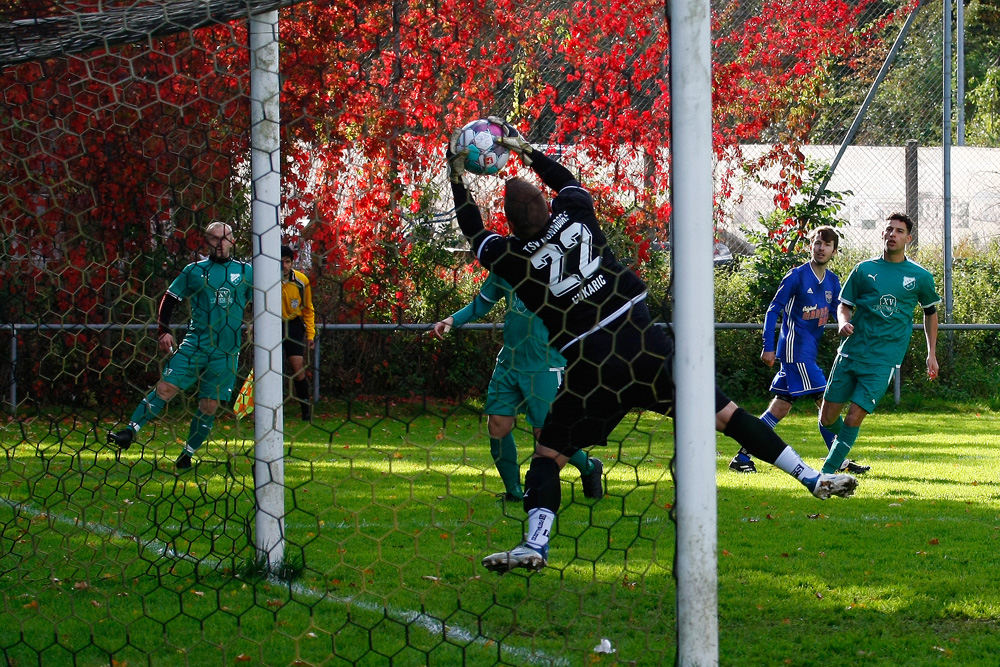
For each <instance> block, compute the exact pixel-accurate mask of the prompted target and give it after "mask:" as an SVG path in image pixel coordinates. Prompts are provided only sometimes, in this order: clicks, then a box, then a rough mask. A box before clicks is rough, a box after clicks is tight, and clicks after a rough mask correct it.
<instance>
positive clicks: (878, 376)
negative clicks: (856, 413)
mask: <svg viewBox="0 0 1000 667" xmlns="http://www.w3.org/2000/svg"><path fill="white" fill-rule="evenodd" d="M895 372H896V367H895V366H887V365H882V364H866V363H863V362H860V361H858V360H857V359H850V358H848V357H842V356H840V355H839V354H838V355H837V358H836V359H834V361H833V368H832V369H831V370H830V382H829V383H828V384H827V385H826V393H825V394H823V399H824V400H826V401H827V402H829V403H848V402H850V403H856V404H857V405H858V406H860V407H861V408H862V409H864V411H865V412H867V413H868V414H871V413H873V412H875V406H877V405H878V402H879V401H880V400H882V396H884V395H885V390H886V389H888V388H889V382H890V381H891V380H892V374H893V373H895Z"/></svg>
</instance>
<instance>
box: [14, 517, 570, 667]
mask: <svg viewBox="0 0 1000 667" xmlns="http://www.w3.org/2000/svg"><path fill="white" fill-rule="evenodd" d="M0 504H2V505H6V506H7V507H10V508H11V509H13V510H15V511H17V512H21V513H23V514H26V515H28V516H29V517H31V518H35V517H40V516H44V517H46V518H47V519H49V520H50V521H55V522H56V523H60V524H64V525H67V526H73V527H75V528H82V529H84V530H88V531H90V532H93V533H97V534H100V535H107V536H108V537H112V538H115V539H119V540H124V541H128V542H133V543H135V544H137V545H139V546H140V547H141V548H142V549H145V550H149V551H152V552H154V553H155V554H157V555H159V556H163V557H166V558H175V559H178V560H185V561H188V562H190V563H195V564H199V565H206V566H207V567H218V566H219V565H221V564H222V562H221V561H219V560H218V559H215V558H195V557H194V556H191V555H188V554H182V553H178V552H177V551H175V550H174V549H172V548H171V547H170V546H169V545H167V544H165V543H163V542H161V541H159V540H155V539H154V540H148V541H146V542H143V541H142V539H141V538H140V537H139V536H138V535H132V534H131V533H126V532H123V531H121V530H119V529H117V528H114V527H112V526H107V525H104V524H102V523H96V522H93V521H81V520H80V519H78V518H76V517H70V516H66V515H64V514H59V513H57V512H51V511H49V510H46V509H39V508H37V507H33V506H31V505H29V504H27V503H19V502H17V501H14V500H10V499H9V498H3V497H0ZM267 581H268V583H270V584H272V585H276V586H281V587H285V586H288V587H289V589H290V590H291V591H292V592H294V593H296V594H298V595H302V596H304V597H311V598H313V599H316V600H320V601H322V600H328V601H330V602H334V603H336V604H339V605H342V606H349V607H357V608H359V609H362V610H364V611H369V612H374V613H382V614H383V615H384V616H385V617H386V618H390V616H391V617H392V618H390V620H394V621H399V622H402V623H405V624H406V625H415V626H417V627H419V628H422V629H423V630H425V631H426V632H427V633H429V634H431V635H436V636H443V637H444V638H446V639H451V640H454V641H456V642H464V643H466V644H477V645H479V646H484V647H485V646H488V645H490V644H493V645H497V646H499V650H500V657H501V659H505V658H517V659H519V660H522V661H525V662H528V663H530V664H537V665H556V666H558V667H566V666H568V665H569V664H570V663H569V660H567V659H566V658H563V657H556V656H550V655H547V654H546V653H544V652H542V651H532V650H528V649H525V648H521V647H519V646H510V645H503V644H500V642H498V641H497V640H495V639H490V638H488V637H483V636H482V635H480V634H477V633H474V632H471V631H470V630H467V629H466V628H463V627H462V626H460V625H456V624H453V623H444V622H443V621H441V620H440V619H437V618H434V617H433V616H429V615H427V614H426V613H425V612H421V611H414V610H411V609H402V608H399V607H393V606H388V605H380V604H377V603H375V602H369V601H366V600H362V599H359V598H354V597H343V596H339V595H331V594H330V593H329V592H328V591H321V590H317V589H315V588H313V587H311V586H306V585H305V584H301V583H292V584H289V583H288V582H287V581H282V580H280V579H278V578H277V577H274V576H269V577H267Z"/></svg>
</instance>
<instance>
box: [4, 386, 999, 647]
mask: <svg viewBox="0 0 1000 667" xmlns="http://www.w3.org/2000/svg"><path fill="white" fill-rule="evenodd" d="M316 413H317V417H318V418H317V420H316V421H315V423H314V424H313V425H308V426H307V425H302V424H301V423H300V422H296V421H291V420H290V421H289V423H288V425H287V428H286V431H287V433H286V447H287V458H286V469H285V477H286V484H287V487H288V490H287V493H286V496H285V503H286V512H287V515H286V518H285V530H286V535H287V550H286V554H287V556H288V561H289V563H290V564H291V565H292V566H294V568H295V569H296V570H297V571H298V576H296V577H295V578H293V579H291V580H290V581H284V580H279V579H276V578H267V577H262V576H260V575H259V574H257V573H256V571H255V569H254V567H253V564H254V563H253V562H254V555H255V554H254V548H253V537H252V532H253V523H254V520H253V508H254V498H253V479H252V467H251V458H250V457H251V451H250V448H251V447H252V443H250V442H249V439H250V438H251V437H252V425H251V424H240V423H239V422H235V421H233V420H231V419H227V418H220V419H219V420H218V421H217V423H216V427H215V431H214V433H213V439H212V440H211V442H210V443H209V445H208V446H207V447H206V449H205V450H203V452H201V453H200V461H199V463H198V465H197V466H196V468H195V469H194V470H193V471H191V472H189V473H185V474H183V475H176V474H175V473H174V472H173V460H174V458H175V457H176V455H177V453H178V452H179V449H180V442H183V438H184V437H185V436H186V432H187V419H186V418H185V417H184V416H183V415H178V416H176V417H167V418H166V419H164V420H162V421H161V422H158V423H157V424H156V426H155V428H152V427H147V428H146V429H145V430H144V431H143V432H142V433H141V434H140V438H139V440H140V442H143V443H146V444H145V446H144V447H141V448H140V447H139V446H138V445H133V447H132V449H130V450H129V451H127V452H124V453H122V454H121V455H120V456H118V455H116V453H115V452H114V451H112V450H110V449H108V448H107V447H105V446H104V445H103V439H104V434H105V432H106V431H107V430H108V429H109V428H112V427H114V423H113V422H111V421H108V420H103V419H100V418H98V417H95V416H93V415H88V416H83V415H68V414H61V415H60V414H38V415H33V416H30V417H25V418H22V419H21V420H12V421H8V422H7V423H5V424H4V425H3V426H2V430H0V444H2V447H3V454H4V459H3V461H2V463H0V547H2V551H0V572H2V574H3V577H2V579H0V591H2V594H3V601H4V615H5V620H4V622H3V623H2V624H0V654H2V655H3V656H4V658H5V659H6V661H7V663H8V664H11V665H28V664H39V663H41V664H45V665H63V664H65V665H74V664H75V665H102V666H103V665H118V666H123V665H218V664H247V665H255V664H256V665H290V664H299V665H307V664H308V665H393V666H395V665H458V664H467V665H493V664H517V665H594V664H604V665H657V664H670V663H672V662H673V660H674V654H675V648H676V647H675V639H674V637H675V632H674V624H675V623H674V622H675V616H674V614H675V595H674V594H675V586H674V581H673V576H672V571H673V559H674V550H675V544H674V536H675V529H674V525H673V524H672V522H671V515H670V509H671V507H672V503H673V500H674V490H673V482H672V480H671V477H670V473H669V470H670V457H671V456H672V453H673V446H672V424H671V422H670V421H669V420H666V419H663V418H661V417H659V416H658V415H647V416H643V417H641V418H635V419H632V420H630V421H628V422H627V423H624V424H623V425H622V426H621V427H620V428H619V429H618V431H616V433H615V436H614V438H613V439H612V443H611V445H610V446H609V447H608V448H607V449H606V450H601V451H595V452H594V454H595V455H597V456H599V457H601V458H602V459H603V460H604V462H605V469H606V473H607V484H608V494H607V495H606V496H605V498H603V499H602V500H600V501H592V500H588V499H585V498H584V497H583V492H582V488H581V487H580V484H579V481H578V479H576V477H577V475H576V471H575V470H574V469H572V468H571V467H568V468H567V469H566V470H564V472H563V476H562V478H563V508H562V511H561V513H560V516H559V520H558V525H557V535H556V536H555V538H554V539H553V542H552V553H551V555H550V566H549V567H548V568H546V570H544V571H543V572H540V573H535V574H520V573H513V574H508V575H505V576H502V577H500V576H497V575H494V574H491V573H489V572H487V571H485V570H484V569H483V568H482V566H481V565H480V564H479V562H480V559H481V558H482V556H483V555H485V554H486V553H489V552H491V551H494V550H500V549H507V548H510V547H511V546H513V545H514V544H516V543H517V542H518V541H519V539H520V536H521V531H522V529H523V527H522V522H521V520H522V517H523V512H522V510H521V508H520V506H519V505H517V504H509V503H508V504H504V503H503V502H502V501H500V500H498V499H497V498H496V497H495V494H497V493H499V492H501V491H502V490H503V489H502V485H501V483H500V480H499V478H498V477H497V475H496V472H495V471H494V469H493V466H492V462H491V461H490V455H489V446H488V442H487V439H486V436H485V424H484V423H482V422H481V420H480V418H479V415H478V411H477V410H476V409H475V407H474V406H472V407H470V406H452V405H445V404H419V405H413V404H398V405H397V404H392V403H382V404H379V405H375V404H369V405H360V404H357V403H355V404H352V405H351V406H350V409H348V407H347V406H343V405H333V404H328V405H324V406H321V407H319V408H318V409H317V411H316ZM814 424H815V421H814V417H810V416H808V415H807V414H806V411H804V410H803V411H801V414H797V413H793V415H792V416H790V417H789V418H787V419H786V420H785V421H784V422H782V423H781V424H780V425H779V428H778V432H779V433H780V434H782V435H783V436H784V437H785V439H786V440H787V441H788V442H789V443H791V444H792V445H793V446H795V447H796V449H798V450H799V452H800V453H802V454H803V456H805V457H806V458H807V460H810V461H811V462H814V463H815V462H817V461H818V459H819V458H820V456H821V455H822V453H823V451H824V448H823V446H822V443H821V441H820V439H819V437H818V434H817V433H816V430H815V425H814ZM998 425H1000V417H998V415H997V414H996V413H993V412H987V411H983V410H977V409H976V408H975V407H974V406H958V407H956V406H935V407H930V408H929V407H926V406H924V407H923V408H921V410H920V411H919V412H908V411H906V410H889V409H886V410H882V411H880V412H879V413H876V414H875V415H873V416H872V417H870V418H869V419H868V420H866V422H865V425H864V427H863V429H862V433H861V437H860V438H859V442H858V444H857V446H856V449H855V452H854V455H855V456H856V458H858V459H861V460H864V461H865V462H867V463H870V464H871V465H872V466H873V470H872V472H871V473H869V474H868V475H865V476H864V477H863V478H862V479H861V483H860V485H859V487H858V492H857V495H856V497H855V498H852V499H848V500H846V501H845V500H842V499H837V498H835V499H831V500H829V501H826V502H821V501H818V500H816V499H814V498H812V497H811V496H810V495H809V494H808V492H806V491H805V490H804V488H802V487H801V486H800V485H799V484H798V483H796V482H794V480H792V479H791V478H790V477H789V476H787V475H785V474H784V473H781V472H780V471H778V470H776V469H774V468H771V467H770V466H767V465H766V464H764V465H761V466H760V468H761V470H762V472H761V473H759V474H757V475H738V474H735V473H731V472H729V471H728V469H727V464H728V461H729V458H730V456H731V455H732V453H733V451H735V449H736V445H735V443H734V442H732V441H730V440H728V439H726V438H724V437H722V436H720V437H719V443H718V449H719V456H718V458H717V464H718V470H719V472H718V475H717V479H718V494H719V495H718V500H719V625H720V637H719V640H720V664H723V665H771V664H778V665H781V664H789V665H819V664H830V661H831V660H834V661H835V662H837V663H839V664H863V665H932V664H934V665H936V664H941V663H951V664H961V665H995V664H996V658H995V655H996V653H997V651H998V649H1000V631H998V629H997V622H998V620H1000V593H998V591H997V587H996V575H995V569H996V568H995V564H994V561H993V555H994V553H995V552H996V551H997V549H998V546H1000V496H998V492H997V483H996V480H997V479H998V474H1000V470H998V467H1000V464H998V458H997V446H996V445H997V436H996V435H995V434H996V433H997V430H998ZM517 435H518V444H519V446H520V451H521V454H522V456H523V457H527V456H528V455H529V452H530V449H529V447H528V442H529V438H528V435H527V433H525V432H520V431H519V432H518V433H517ZM525 469H526V467H524V466H522V471H524V470H525ZM604 638H606V639H608V640H609V641H610V643H611V645H612V646H613V648H614V649H615V652H614V653H612V654H599V653H595V652H594V651H593V649H594V648H595V647H596V646H597V645H598V644H600V643H601V640H602V639H604Z"/></svg>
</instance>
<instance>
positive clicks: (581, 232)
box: [531, 222, 601, 296]
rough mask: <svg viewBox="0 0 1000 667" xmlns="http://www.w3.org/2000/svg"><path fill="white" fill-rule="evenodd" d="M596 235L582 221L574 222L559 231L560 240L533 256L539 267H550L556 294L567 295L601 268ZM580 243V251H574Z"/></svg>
mask: <svg viewBox="0 0 1000 667" xmlns="http://www.w3.org/2000/svg"><path fill="white" fill-rule="evenodd" d="M593 240H594V235H593V234H592V233H591V231H590V230H589V229H587V227H585V226H584V225H583V223H580V222H573V223H570V224H569V225H568V226H567V227H566V229H564V230H562V232H560V233H559V239H558V242H557V241H556V240H555V239H552V240H551V241H549V242H548V243H546V244H545V245H543V246H542V247H541V248H539V249H538V250H537V251H536V252H535V254H533V255H532V256H531V265H532V266H534V267H535V268H536V269H543V268H545V267H546V266H548V267H549V291H550V292H552V295H553V296H563V295H564V294H566V293H567V292H569V291H571V290H572V289H574V288H575V287H577V286H579V285H580V284H581V283H583V281H585V280H586V279H587V278H589V277H590V276H592V275H594V274H595V273H597V270H598V269H599V268H601V256H600V255H599V254H595V248H594V243H593ZM576 246H580V252H579V254H576V253H574V254H572V255H571V254H570V251H571V250H572V249H573V248H575V247H576Z"/></svg>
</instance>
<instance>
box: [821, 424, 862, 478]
mask: <svg viewBox="0 0 1000 667" xmlns="http://www.w3.org/2000/svg"><path fill="white" fill-rule="evenodd" d="M860 430H861V429H860V428H859V427H857V426H847V425H846V424H845V425H844V426H841V428H840V433H839V434H838V435H837V437H836V438H834V440H833V446H832V447H830V453H829V454H827V455H826V461H825V462H824V463H823V472H824V473H827V474H832V473H835V472H837V471H838V470H840V465H841V464H842V463H843V462H844V459H846V458H847V455H848V454H850V452H851V447H853V446H854V441H855V440H857V438H858V431H860Z"/></svg>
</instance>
